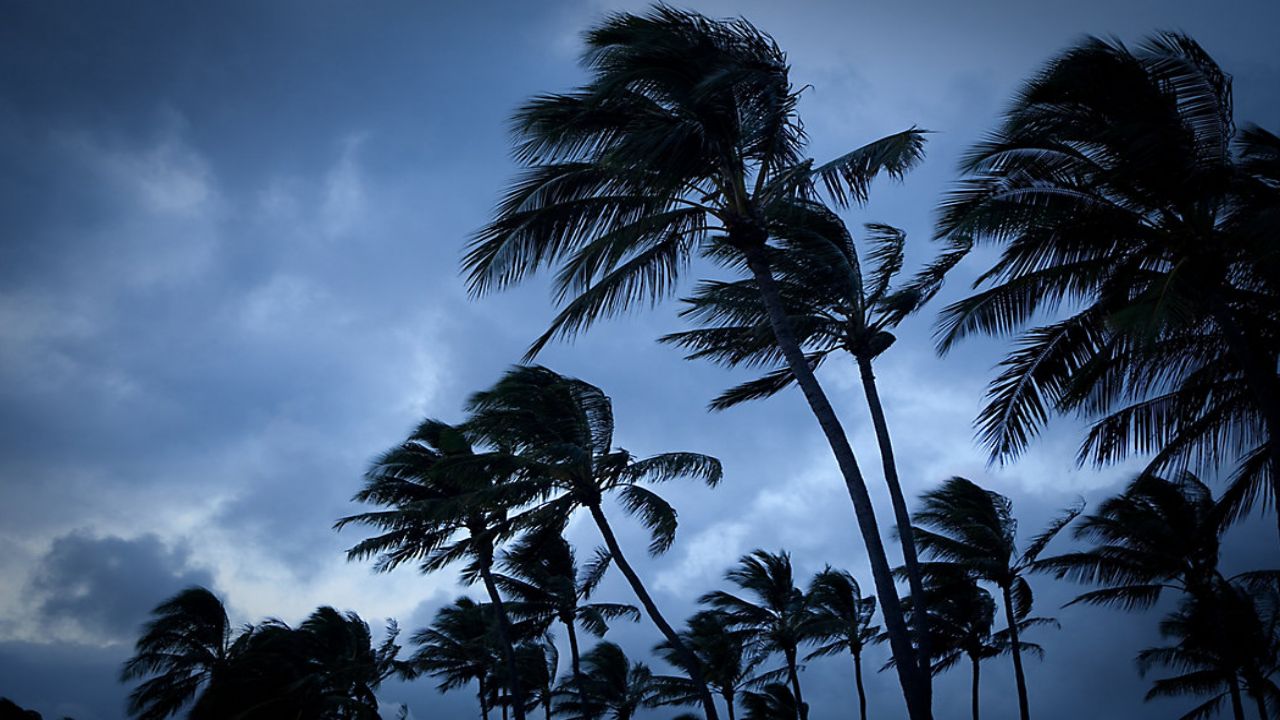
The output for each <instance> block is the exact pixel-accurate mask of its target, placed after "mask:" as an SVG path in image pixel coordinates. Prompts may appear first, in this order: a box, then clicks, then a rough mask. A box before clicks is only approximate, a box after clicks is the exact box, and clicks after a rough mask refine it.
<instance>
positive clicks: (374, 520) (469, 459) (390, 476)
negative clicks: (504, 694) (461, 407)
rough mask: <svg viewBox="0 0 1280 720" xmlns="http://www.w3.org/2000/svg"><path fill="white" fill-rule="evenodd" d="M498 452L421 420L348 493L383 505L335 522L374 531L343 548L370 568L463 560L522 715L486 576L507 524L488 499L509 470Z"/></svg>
mask: <svg viewBox="0 0 1280 720" xmlns="http://www.w3.org/2000/svg"><path fill="white" fill-rule="evenodd" d="M504 459H505V458H504V456H502V455H501V454H500V453H492V452H489V453H476V452H475V451H474V449H473V446H472V443H471V441H470V440H469V439H468V437H467V434H466V432H465V431H464V429H462V428H458V427H454V426H452V425H449V424H447V423H444V422H441V421H439V420H432V419H428V420H425V421H423V422H422V423H421V424H420V425H419V426H418V428H417V429H416V430H415V431H414V432H413V433H412V434H411V435H410V436H409V437H408V438H407V439H406V440H405V441H404V442H403V443H401V444H400V445H399V446H397V447H395V448H392V449H391V450H389V451H387V452H386V453H384V454H383V455H382V456H381V457H380V458H378V459H377V460H376V461H375V462H374V463H373V465H372V467H371V468H370V469H369V471H368V472H367V473H366V474H365V486H364V488H363V489H362V490H361V491H360V492H358V493H356V495H355V497H354V498H353V499H354V500H355V501H356V502H362V503H370V504H374V505H380V506H382V507H385V508H388V509H386V510H376V511H372V512H365V513H358V514H356V515H350V516H348V517H344V518H342V519H341V520H339V521H338V522H337V524H336V525H335V527H337V528H338V529H341V528H343V527H346V526H347V525H351V524H359V525H366V526H369V527H373V528H375V529H377V530H379V531H381V534H379V535H375V536H373V537H371V538H367V539H365V540H363V541H361V542H359V543H358V544H356V545H355V546H354V547H352V548H351V549H350V550H349V551H347V559H348V560H363V559H367V558H371V557H372V558H376V561H375V563H374V569H375V570H376V571H378V572H389V571H391V570H394V569H395V568H397V567H399V566H400V565H402V564H404V563H406V562H417V563H418V565H419V569H420V570H421V571H422V572H423V573H429V572H434V571H437V570H440V569H443V568H444V567H446V566H448V565H450V564H452V563H454V562H457V561H460V560H464V559H465V560H466V561H467V564H466V566H465V567H464V569H463V578H464V579H467V580H470V581H474V580H476V579H481V580H482V581H483V582H484V587H485V590H486V591H487V592H488V595H489V602H490V603H492V605H493V609H494V615H495V619H496V623H497V625H496V632H497V638H498V643H499V647H500V648H501V650H502V654H503V659H504V662H505V663H506V665H507V668H506V671H507V676H508V677H509V678H511V684H512V688H511V690H512V693H513V694H514V695H515V698H516V702H515V703H514V707H515V716H516V720H524V697H523V694H522V691H521V686H520V676H519V673H518V672H517V668H516V658H515V649H514V640H513V638H512V637H511V631H510V620H509V618H508V617H507V613H506V608H505V606H504V605H503V600H502V596H501V594H500V593H499V592H498V585H497V581H496V580H495V579H494V575H493V562H494V549H495V546H496V544H497V543H498V542H499V541H500V540H501V539H502V538H503V537H504V536H505V535H507V534H509V533H510V532H511V530H512V528H513V527H514V525H513V522H512V518H510V517H508V514H507V510H506V507H505V506H504V505H502V504H500V503H497V502H491V501H489V500H490V499H491V494H492V492H493V491H494V490H495V488H497V487H499V486H500V485H501V483H502V481H503V479H504V478H505V474H506V473H508V472H509V470H508V469H505V468H503V467H502V465H501V463H502V462H503V461H504ZM486 491H488V492H489V493H490V494H486Z"/></svg>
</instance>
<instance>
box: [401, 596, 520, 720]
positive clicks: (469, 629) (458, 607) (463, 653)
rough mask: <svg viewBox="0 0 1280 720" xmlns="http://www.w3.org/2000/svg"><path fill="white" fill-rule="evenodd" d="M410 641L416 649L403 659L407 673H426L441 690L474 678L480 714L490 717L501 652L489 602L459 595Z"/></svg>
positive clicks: (446, 689) (450, 688)
mask: <svg viewBox="0 0 1280 720" xmlns="http://www.w3.org/2000/svg"><path fill="white" fill-rule="evenodd" d="M409 642H410V643H411V644H412V645H413V646H414V647H416V648H417V650H416V651H415V652H414V653H413V655H411V656H410V657H409V658H408V660H407V661H406V670H407V672H406V675H408V676H409V677H415V676H418V675H429V676H431V677H433V678H435V679H436V680H438V681H439V684H438V685H437V686H436V689H437V690H439V691H440V692H448V691H450V690H456V689H458V688H463V687H466V686H467V685H470V684H471V683H472V682H475V683H476V684H477V686H478V689H477V692H476V698H477V699H478V700H479V702H480V716H481V717H482V718H483V719H484V720H489V710H490V709H491V708H492V704H491V695H492V691H493V687H492V686H493V668H494V666H495V664H496V663H497V662H498V657H499V655H500V654H501V651H500V650H498V649H497V648H496V647H495V645H496V638H495V637H494V618H493V608H492V607H491V606H487V605H481V604H478V603H476V602H475V601H474V600H472V599H471V598H466V597H463V598H458V599H457V600H455V601H454V602H453V604H451V605H446V606H445V607H443V608H441V609H440V610H438V611H437V612H436V615H435V618H434V619H433V620H432V621H431V625H430V626H429V627H426V628H423V629H422V630H419V631H418V632H415V633H414V634H413V635H412V636H411V637H410V639H409Z"/></svg>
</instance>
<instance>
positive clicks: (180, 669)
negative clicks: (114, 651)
mask: <svg viewBox="0 0 1280 720" xmlns="http://www.w3.org/2000/svg"><path fill="white" fill-rule="evenodd" d="M151 614H152V616H153V617H152V620H151V621H150V622H148V623H147V625H146V627H145V628H144V629H143V632H142V636H141V637H139V638H138V641H137V643H136V644H135V645H134V654H133V657H131V658H129V660H128V661H127V662H126V663H125V664H124V669H123V671H122V672H121V680H122V681H125V682H128V681H130V680H141V679H143V678H146V679H145V680H143V682H142V683H141V684H139V685H138V687H137V688H135V689H134V690H133V692H131V693H130V694H129V706H128V712H129V716H130V717H133V718H138V719H139V720H164V719H165V718H168V717H173V716H175V715H177V714H178V713H179V712H180V711H181V710H182V708H183V707H186V706H187V705H190V704H191V703H192V702H193V701H195V700H196V698H197V696H198V695H199V694H200V693H201V692H202V691H203V690H204V689H206V688H208V686H209V685H210V683H212V682H214V681H215V680H217V679H219V677H220V675H222V674H224V673H226V672H227V670H228V669H229V667H230V665H231V662H232V660H233V658H234V656H235V651H236V650H237V646H236V645H235V643H233V640H232V629H231V623H230V621H229V620H228V619H227V611H226V608H224V607H223V605H222V601H221V600H219V599H218V597H217V596H216V595H214V594H213V593H211V592H209V591H208V590H207V589H205V588H202V587H190V588H187V589H185V590H183V591H181V592H179V593H178V594H176V595H174V596H173V597H171V598H169V599H168V600H165V601H164V602H162V603H161V604H160V605H158V606H156V608H155V609H154V610H152V611H151Z"/></svg>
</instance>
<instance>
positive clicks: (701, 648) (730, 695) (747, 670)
mask: <svg viewBox="0 0 1280 720" xmlns="http://www.w3.org/2000/svg"><path fill="white" fill-rule="evenodd" d="M680 637H681V639H682V640H683V641H684V643H685V645H686V646H688V647H689V649H690V650H692V651H693V653H694V654H695V655H697V656H698V660H699V661H701V662H702V668H703V672H704V674H705V677H706V680H707V682H708V683H709V684H710V685H711V687H712V689H714V690H715V691H716V692H717V693H718V694H719V695H720V698H721V699H722V700H724V704H725V708H726V710H727V713H728V717H729V720H735V718H736V717H737V708H736V698H737V697H738V695H739V694H740V693H741V692H743V690H744V689H745V688H747V687H749V686H752V685H754V684H756V683H757V682H758V677H757V676H756V669H757V668H758V667H760V665H761V664H762V663H764V661H765V660H766V659H768V656H769V655H768V653H767V652H762V651H761V650H760V649H759V648H758V647H756V646H755V644H753V643H752V642H751V634H750V631H748V630H743V629H741V628H738V627H735V626H734V623H733V619H732V618H731V617H730V616H728V615H727V614H725V613H724V612H721V611H719V610H701V611H699V612H697V613H694V615H693V616H692V617H690V618H689V619H688V620H687V621H686V622H685V629H684V630H682V631H681V632H680ZM655 650H656V652H657V653H658V655H659V656H660V657H662V659H664V660H666V661H667V662H668V663H671V664H672V665H676V666H679V656H678V655H677V654H676V652H675V650H674V649H673V648H672V647H671V646H670V645H669V644H667V643H660V644H659V645H658V646H657V647H656V648H655ZM654 684H655V688H656V690H655V697H657V698H658V700H659V702H660V703H661V704H663V705H691V704H695V703H697V702H698V691H697V688H696V687H694V684H693V682H692V681H690V680H689V679H687V678H682V677H675V676H670V675H660V676H657V677H655V678H654Z"/></svg>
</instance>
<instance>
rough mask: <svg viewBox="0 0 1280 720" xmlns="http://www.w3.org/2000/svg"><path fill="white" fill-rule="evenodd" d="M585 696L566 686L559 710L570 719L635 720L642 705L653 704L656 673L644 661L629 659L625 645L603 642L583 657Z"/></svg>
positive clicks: (643, 706) (557, 709)
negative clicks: (634, 661)
mask: <svg viewBox="0 0 1280 720" xmlns="http://www.w3.org/2000/svg"><path fill="white" fill-rule="evenodd" d="M582 666H583V669H584V671H585V672H584V675H585V676H586V683H585V688H586V693H585V695H584V694H582V693H579V692H578V689H577V688H566V689H565V690H564V692H563V693H562V694H561V699H560V702H559V703H558V704H557V706H556V712H557V713H558V714H560V715H561V716H563V717H566V718H569V719H570V720H580V719H584V718H596V717H604V718H607V719H608V720H632V718H634V717H636V713H637V712H639V711H640V710H641V708H646V707H652V706H653V704H654V698H653V690H654V688H653V672H652V671H651V670H650V669H649V666H647V665H645V664H644V663H639V662H636V663H633V662H631V661H630V660H628V659H627V656H626V653H624V652H623V651H622V648H620V647H618V646H617V645H615V644H614V643H611V642H602V643H599V644H598V645H596V646H595V647H594V648H592V649H591V650H589V651H588V652H587V653H585V654H584V655H583V656H582Z"/></svg>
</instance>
